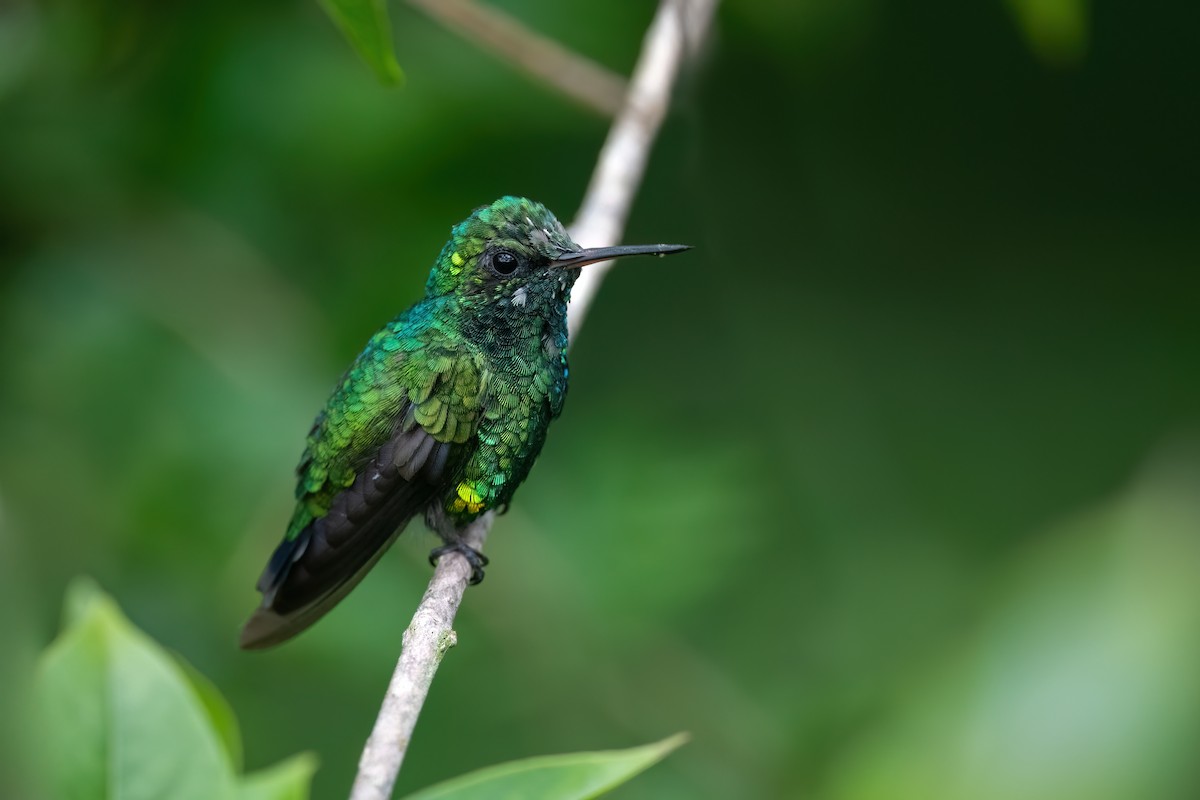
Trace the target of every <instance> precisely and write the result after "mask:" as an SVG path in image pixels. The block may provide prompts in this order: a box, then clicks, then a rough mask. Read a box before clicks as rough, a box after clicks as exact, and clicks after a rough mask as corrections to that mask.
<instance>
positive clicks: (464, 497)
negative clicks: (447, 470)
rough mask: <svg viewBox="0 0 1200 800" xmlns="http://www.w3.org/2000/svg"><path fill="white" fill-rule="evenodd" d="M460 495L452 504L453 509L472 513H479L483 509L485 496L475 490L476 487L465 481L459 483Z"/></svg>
mask: <svg viewBox="0 0 1200 800" xmlns="http://www.w3.org/2000/svg"><path fill="white" fill-rule="evenodd" d="M456 491H457V492H458V497H457V498H456V499H455V500H454V502H453V503H452V504H451V506H450V509H451V510H452V511H464V510H465V511H469V512H471V513H472V514H478V513H479V512H480V511H483V496H482V495H480V494H479V492H477V491H475V487H473V486H472V485H471V484H469V483H467V482H466V481H463V482H462V483H460V484H459V485H458V488H457V490H456Z"/></svg>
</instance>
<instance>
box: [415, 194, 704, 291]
mask: <svg viewBox="0 0 1200 800" xmlns="http://www.w3.org/2000/svg"><path fill="white" fill-rule="evenodd" d="M686 249H687V247H686V246H685V245H663V244H656V245H646V246H635V247H597V248H592V249H589V250H585V249H583V248H581V247H580V246H579V245H577V244H575V242H574V241H573V240H572V239H571V237H570V236H569V235H568V234H567V231H566V229H565V228H563V226H562V223H561V222H559V221H558V218H557V217H555V216H554V214H552V213H550V210H549V209H547V208H546V207H545V206H544V205H542V204H541V203H538V202H535V201H533V200H528V199H526V198H524V197H501V198H500V199H499V200H497V201H496V202H494V203H492V204H491V205H488V206H483V207H481V208H477V209H475V211H474V213H472V214H471V216H469V217H467V218H466V219H465V220H463V221H462V222H460V223H459V224H458V225H455V226H454V229H453V230H452V231H451V235H450V241H449V242H447V243H446V246H445V247H444V248H442V252H441V254H440V255H439V256H438V260H437V263H436V264H434V266H433V271H432V272H430V274H429V281H428V282H427V283H426V285H425V292H426V294H427V295H429V296H437V295H446V294H458V295H462V296H479V295H482V296H484V297H492V298H495V299H497V300H503V299H505V298H508V299H514V300H515V299H516V298H520V300H519V302H520V303H522V304H523V303H524V302H525V298H527V297H528V296H529V295H533V296H534V297H537V298H547V299H550V298H553V299H557V300H563V299H565V297H566V294H567V292H569V291H570V288H571V286H572V285H573V284H574V283H575V278H576V277H577V276H578V275H579V272H578V269H577V268H578V267H582V266H584V265H585V264H592V263H595V262H597V261H607V260H609V259H612V258H618V257H620V256H624V255H640V254H658V255H666V254H668V253H675V252H678V251H680V250H686ZM522 290H524V291H522Z"/></svg>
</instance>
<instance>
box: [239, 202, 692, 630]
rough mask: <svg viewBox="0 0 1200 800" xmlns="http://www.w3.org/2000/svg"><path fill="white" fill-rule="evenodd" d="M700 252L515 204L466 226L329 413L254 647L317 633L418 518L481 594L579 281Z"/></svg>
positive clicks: (556, 406) (551, 385)
mask: <svg viewBox="0 0 1200 800" xmlns="http://www.w3.org/2000/svg"><path fill="white" fill-rule="evenodd" d="M686 249H688V247H687V246H686V245H674V244H654V245H642V246H624V247H597V248H591V249H584V248H581V247H580V246H579V245H577V244H576V243H575V242H574V241H572V239H571V237H570V236H569V235H568V234H567V232H566V230H565V229H564V228H563V226H562V224H561V223H560V222H559V221H558V219H557V218H555V216H554V215H553V214H552V213H550V211H549V210H547V209H546V207H545V206H543V205H542V204H541V203H537V202H534V201H532V200H528V199H525V198H523V197H502V198H500V199H499V200H497V201H496V202H494V203H492V204H491V205H488V206H483V207H481V208H478V209H476V210H475V211H474V212H473V213H472V214H471V216H469V217H467V219H466V220H464V221H463V222H461V223H459V224H458V225H456V226H454V228H453V229H452V230H451V235H450V240H449V241H448V242H447V243H446V245H445V246H444V247H443V248H442V251H441V253H440V254H439V255H438V257H437V260H436V261H435V262H434V265H433V269H432V270H431V271H430V273H429V279H428V281H427V282H426V284H425V296H424V298H422V299H421V300H419V301H417V302H416V303H415V304H414V305H412V306H411V307H410V308H409V309H408V310H407V311H404V312H403V313H401V314H400V315H399V316H397V317H396V318H395V319H394V320H392V321H391V322H389V323H388V324H386V325H385V326H383V328H381V329H380V330H379V331H378V332H377V333H375V335H374V336H372V337H371V339H370V341H368V342H367V345H366V347H365V348H364V349H363V351H362V352H361V353H359V354H358V357H357V358H356V359H355V360H354V363H353V364H351V365H350V368H349V369H348V370H346V372H345V374H344V375H343V376H342V378H341V380H340V381H339V382H338V383H337V385H336V386H335V388H334V390H333V393H332V394H331V395H330V397H329V400H328V401H327V402H326V404H325V407H324V409H322V411H321V412H320V413H319V414H318V415H317V418H316V421H315V422H313V425H312V429H311V430H310V431H309V433H308V440H307V444H306V447H305V449H304V454H303V456H302V457H301V459H300V464H299V466H298V467H297V469H296V472H297V476H298V480H297V483H296V508H295V511H294V512H293V514H292V518H291V522H290V523H289V524H288V527H287V532H286V533H285V535H284V537H283V541H282V542H281V543H280V544H279V546H278V547H277V548H275V552H274V553H273V554H272V556H271V558H270V560H269V561H268V563H267V566H266V568H265V569H264V570H263V573H262V576H261V577H260V578H259V580H258V590H259V591H260V592H261V593H262V603H261V605H260V606H259V607H258V608H257V609H256V610H255V611H254V613H253V615H252V616H251V617H250V619H249V621H247V623H246V625H245V627H244V628H243V629H242V635H241V646H242V647H243V648H245V649H258V648H264V647H271V646H274V645H276V644H279V643H281V642H284V641H286V640H288V639H290V638H292V637H293V636H295V635H296V634H298V633H300V632H301V631H303V630H305V629H306V628H308V627H309V626H310V625H312V624H313V623H314V622H316V621H317V620H318V619H320V618H321V617H322V616H323V615H324V614H325V613H326V612H328V611H329V610H330V609H331V608H333V606H335V605H336V604H337V603H338V602H339V601H341V599H342V598H343V597H345V596H346V595H347V594H348V593H349V592H350V590H351V589H353V588H354V587H355V586H356V585H357V584H358V582H359V581H360V580H362V578H363V577H364V575H366V573H367V572H368V571H369V570H370V569H371V567H373V566H374V565H375V563H376V562H377V561H378V560H379V558H380V556H382V555H383V553H384V551H386V550H387V548H388V546H389V545H391V543H392V542H393V541H395V539H396V537H397V536H399V535H400V532H401V531H403V530H404V528H405V527H406V526H407V525H408V524H409V523H410V522H411V521H412V519H413V518H414V517H416V516H417V515H418V514H420V515H423V516H424V520H425V524H426V525H427V526H428V527H429V528H431V529H432V530H433V531H435V532H436V533H437V534H438V536H439V537H440V538H441V540H442V543H443V544H442V545H441V546H440V547H438V548H436V549H434V550H433V551H432V552H431V553H430V556H429V558H430V562H431V563H434V564H436V563H437V560H438V559H439V558H440V557H441V556H443V555H445V554H447V553H450V552H458V553H461V554H462V555H463V556H465V557H466V559H467V561H468V562H469V563H470V565H471V583H472V584H477V583H479V582H480V581H482V580H483V577H484V567H486V566H487V564H488V561H487V559H486V558H485V557H484V556H483V554H482V553H480V552H478V551H477V550H475V549H473V548H471V547H470V546H469V545H467V544H466V543H465V542H464V541H463V533H464V532H465V529H466V527H467V526H468V525H469V524H470V523H471V522H472V521H474V520H475V519H477V518H478V517H480V516H481V515H482V514H484V513H486V512H488V511H496V512H497V513H503V512H504V511H505V510H506V509H507V507H508V504H509V502H510V501H511V500H512V497H513V493H514V492H516V490H517V487H518V486H520V485H521V483H522V482H523V481H524V480H525V478H526V477H527V476H528V475H529V471H530V469H531V468H532V466H533V462H534V460H535V459H536V458H537V456H538V453H539V452H541V449H542V445H543V444H544V443H545V441H546V430H547V428H548V427H549V425H550V422H551V421H552V420H554V419H555V418H556V417H558V415H559V414H560V413H562V409H563V401H564V400H565V399H566V395H567V377H568V370H567V301H568V300H569V299H570V295H571V287H572V285H573V284H574V283H575V279H576V278H577V277H578V275H579V268H580V267H583V266H585V265H587V264H593V263H595V262H598V261H607V260H609V259H614V258H619V257H622V256H632V255H659V256H663V255H667V254H670V253H677V252H680V251H682V250H686Z"/></svg>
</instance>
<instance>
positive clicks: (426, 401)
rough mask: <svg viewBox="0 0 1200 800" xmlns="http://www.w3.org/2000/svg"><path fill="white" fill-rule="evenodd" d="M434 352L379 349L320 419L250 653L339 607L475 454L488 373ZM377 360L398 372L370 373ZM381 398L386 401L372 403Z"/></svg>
mask: <svg viewBox="0 0 1200 800" xmlns="http://www.w3.org/2000/svg"><path fill="white" fill-rule="evenodd" d="M385 330H386V329H385ZM429 344H430V343H429V342H426V343H425V346H422V347H421V348H420V349H419V350H417V351H415V352H412V353H407V354H403V355H400V354H397V355H396V356H390V357H389V356H381V357H379V358H378V359H375V355H374V353H373V351H372V350H371V349H370V348H368V350H367V351H366V352H364V354H363V356H360V358H359V362H357V363H356V366H355V367H354V368H352V369H351V371H350V372H349V373H347V378H346V380H345V381H344V382H343V384H342V388H341V389H340V390H339V392H335V394H334V397H333V398H331V400H330V404H329V405H328V406H327V407H326V410H325V412H324V413H323V415H322V417H320V418H319V419H318V421H317V425H315V426H314V429H313V433H312V434H311V435H310V438H309V447H308V450H307V451H306V454H305V459H304V461H303V462H302V463H301V466H300V488H299V491H298V496H299V500H300V502H299V504H298V506H297V510H296V515H295V517H294V518H293V521H292V527H291V528H290V530H289V534H288V536H287V537H286V538H285V539H284V541H283V542H282V543H281V544H280V545H279V547H278V548H276V550H275V553H274V554H273V555H272V556H271V560H270V562H269V563H268V564H267V567H266V569H265V570H264V571H263V574H262V577H261V578H259V582H258V589H259V591H260V592H262V595H263V600H262V605H261V606H260V607H259V608H258V609H257V610H256V611H255V612H254V615H253V616H252V617H251V618H250V620H249V621H248V622H247V623H246V625H245V627H244V628H243V629H242V636H241V646H242V647H243V648H246V649H257V648H263V647H270V646H272V645H276V644H279V643H280V642H283V641H285V640H287V639H290V638H291V637H293V636H295V635H296V634H298V633H300V632H301V631H303V630H304V629H305V628H307V627H308V626H310V625H312V624H313V623H314V622H316V621H317V620H318V619H319V618H320V617H321V616H323V615H324V614H325V613H326V612H327V611H329V609H331V608H333V606H334V605H336V604H337V603H338V602H339V601H340V600H341V599H342V598H343V597H345V596H346V594H347V593H349V592H350V590H351V589H353V588H354V587H355V586H356V585H358V582H359V581H360V580H362V578H363V576H365V575H366V573H367V572H368V571H369V570H370V569H371V567H373V566H374V565H375V562H376V561H378V560H379V558H380V556H382V555H383V553H384V551H386V550H387V548H388V546H389V545H390V544H391V543H392V541H394V540H395V538H396V536H398V535H399V533H400V531H401V530H403V528H404V527H405V525H407V524H408V522H409V520H411V519H412V517H413V516H415V515H417V514H419V513H421V512H422V511H423V510H424V509H425V508H426V507H427V506H428V505H429V504H430V503H431V502H433V501H434V499H435V498H437V497H438V496H439V493H440V492H442V491H443V490H444V489H445V488H446V486H447V483H448V480H449V478H450V477H451V476H452V475H453V474H454V472H455V471H456V470H457V468H458V465H459V463H460V462H461V460H462V459H463V458H464V457H465V456H466V455H467V453H468V449H469V447H470V445H469V444H468V443H469V442H470V441H471V440H472V437H473V435H474V431H475V428H476V425H477V415H478V408H479V403H480V395H481V394H482V391H483V375H482V370H481V369H480V365H479V364H477V363H476V362H475V361H474V360H473V359H472V358H471V357H469V356H466V355H464V354H460V353H455V352H454V351H452V350H448V349H443V348H439V347H436V346H432V347H431V346H429ZM368 358H370V359H374V360H378V361H381V362H382V363H386V364H387V365H388V366H387V372H386V373H384V372H382V370H381V369H375V370H372V368H371V365H370V364H367V365H366V366H363V362H364V361H365V360H366V359H368ZM388 358H390V359H391V360H386V359H388ZM383 387H387V388H386V389H385V388H383ZM397 387H399V388H397ZM380 397H384V398H385V400H386V402H377V403H375V404H373V403H371V402H369V400H370V398H380ZM377 406H378V407H377ZM355 409H358V411H357V418H356V416H355V411H354V410H355ZM372 428H374V429H375V431H376V432H375V433H370V431H371V430H372ZM380 431H382V434H381V433H380ZM381 439H382V443H379V442H380V440H381ZM363 451H365V452H366V453H367V455H365V456H357V457H356V456H355V453H356V452H358V453H361V452H363Z"/></svg>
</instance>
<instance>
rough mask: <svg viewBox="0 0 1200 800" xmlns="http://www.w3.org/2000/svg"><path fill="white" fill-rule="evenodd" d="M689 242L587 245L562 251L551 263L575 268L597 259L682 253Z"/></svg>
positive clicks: (688, 245)
mask: <svg viewBox="0 0 1200 800" xmlns="http://www.w3.org/2000/svg"><path fill="white" fill-rule="evenodd" d="M691 249H692V246H691V245H690V244H627V245H621V246H620V247H589V248H588V249H587V250H576V251H575V252H573V253H563V254H562V255H561V256H559V257H558V258H556V259H554V260H553V261H552V262H550V263H551V264H553V265H554V266H556V267H565V268H566V269H576V268H578V267H582V266H583V265H585V264H595V263H596V262H597V261H609V260H611V259H614V258H622V257H624V256H669V255H671V254H672V253H682V252H683V251H684V250H691Z"/></svg>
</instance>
